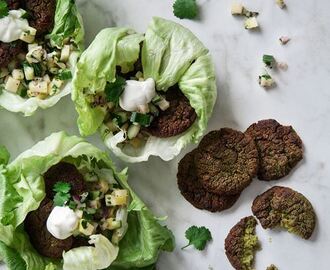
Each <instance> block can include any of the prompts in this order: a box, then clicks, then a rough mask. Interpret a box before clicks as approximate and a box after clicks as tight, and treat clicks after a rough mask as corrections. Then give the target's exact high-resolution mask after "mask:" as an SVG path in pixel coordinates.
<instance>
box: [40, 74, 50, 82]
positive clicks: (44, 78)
mask: <svg viewBox="0 0 330 270" xmlns="http://www.w3.org/2000/svg"><path fill="white" fill-rule="evenodd" d="M42 79H43V81H45V82H47V83H50V78H49V75H48V74H46V75H45V76H43V77H42Z"/></svg>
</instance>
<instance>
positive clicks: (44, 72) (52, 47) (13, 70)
mask: <svg viewBox="0 0 330 270" xmlns="http://www.w3.org/2000/svg"><path fill="white" fill-rule="evenodd" d="M39 3H42V1H40V2H39ZM21 8H22V9H20V10H19V11H18V12H25V11H24V10H23V9H25V7H24V6H22V7H21ZM15 12H16V10H15ZM23 15H24V13H23ZM31 29H32V31H30V32H33V31H35V29H34V30H33V28H31ZM30 32H29V31H28V32H27V33H30ZM37 34H38V32H37ZM29 38H30V36H29ZM83 38H84V28H83V23H82V18H81V16H80V14H79V13H78V10H77V7H76V4H75V1H74V0H57V1H56V9H55V16H54V27H53V29H52V31H51V32H48V33H47V34H45V35H44V36H42V37H40V36H38V37H36V38H35V40H27V41H25V42H26V43H28V49H27V51H26V49H25V48H24V49H22V51H21V53H20V54H19V55H18V57H17V59H14V60H13V61H12V62H11V63H10V64H9V65H8V66H6V67H1V72H0V91H1V92H0V106H1V107H3V108H5V109H7V110H9V111H12V112H21V113H23V114H24V116H30V115H32V114H33V113H35V111H36V110H37V109H38V108H39V107H40V108H42V109H46V108H49V107H52V106H54V105H55V104H56V103H57V102H58V101H59V100H60V99H61V98H62V97H64V96H66V95H68V94H70V93H71V82H72V79H71V78H72V74H73V73H74V70H75V66H76V63H77V61H78V57H79V56H80V54H81V52H82V50H83ZM15 42H16V41H15ZM20 42H21V41H20ZM0 43H1V42H0ZM26 46H27V45H26ZM36 47H41V48H40V49H41V50H42V54H44V55H43V56H42V58H41V56H40V59H39V60H40V61H39V60H36V61H34V60H35V59H32V60H31V61H30V60H29V59H30V58H28V55H29V54H31V55H33V53H35V54H37V53H39V52H40V50H39V51H38V48H36ZM65 51H66V52H65ZM68 51H70V52H68ZM62 56H63V57H62ZM64 59H65V60H64ZM8 81H11V82H8ZM44 82H45V83H44ZM41 89H42V90H41ZM38 91H39V92H38Z"/></svg>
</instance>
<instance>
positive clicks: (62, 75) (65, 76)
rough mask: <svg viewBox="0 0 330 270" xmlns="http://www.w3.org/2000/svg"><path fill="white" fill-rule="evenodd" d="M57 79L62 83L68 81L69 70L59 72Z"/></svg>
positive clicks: (69, 76)
mask: <svg viewBox="0 0 330 270" xmlns="http://www.w3.org/2000/svg"><path fill="white" fill-rule="evenodd" d="M57 78H58V79H59V80H62V81H66V80H70V79H72V72H71V70H69V69H64V70H61V71H60V72H59V74H58V75H57Z"/></svg>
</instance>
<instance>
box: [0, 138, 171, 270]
mask: <svg viewBox="0 0 330 270" xmlns="http://www.w3.org/2000/svg"><path fill="white" fill-rule="evenodd" d="M0 154H1V157H3V158H2V159H1V160H4V161H6V160H8V158H7V155H6V154H5V152H1V151H0ZM0 166H1V172H0V193H1V194H0V255H1V257H2V258H3V260H4V262H5V263H6V264H7V268H8V269H10V270H18V269H22V270H23V269H24V270H45V269H46V270H53V269H64V270H96V269H110V270H121V269H136V270H138V269H145V270H147V269H150V270H151V269H154V267H155V263H156V261H157V258H158V255H159V253H160V252H161V251H162V250H163V251H172V250H173V248H174V238H173V235H172V233H171V231H169V230H168V229H167V228H166V227H164V226H162V225H161V224H160V223H159V222H158V219H157V218H155V216H154V215H153V214H152V213H151V212H150V210H149V209H148V208H147V207H146V206H145V204H144V203H143V202H142V201H141V200H140V199H139V197H137V195H136V194H135V193H134V192H133V191H132V190H131V188H130V187H129V185H128V182H127V170H123V171H122V172H117V171H116V170H115V167H114V165H113V163H112V161H111V160H110V159H109V157H108V156H107V154H106V153H104V152H102V151H100V150H99V149H98V148H96V147H94V146H93V145H91V144H89V143H87V142H85V141H84V140H82V139H81V138H79V137H75V136H72V137H70V136H67V135H66V134H65V133H64V132H60V133H54V134H52V135H51V136H49V137H48V138H46V139H45V140H44V141H41V142H39V143H38V144H36V145H35V146H33V147H32V148H31V149H29V150H27V151H26V152H24V153H22V154H21V155H20V156H18V157H17V158H16V159H15V160H14V161H13V162H11V163H10V164H9V165H7V166H4V165H0Z"/></svg>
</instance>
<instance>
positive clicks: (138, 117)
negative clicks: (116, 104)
mask: <svg viewBox="0 0 330 270" xmlns="http://www.w3.org/2000/svg"><path fill="white" fill-rule="evenodd" d="M130 121H131V122H132V123H138V124H140V125H141V126H144V127H147V126H149V125H150V123H151V121H152V116H151V115H149V114H142V113H138V112H133V113H132V115H131V119H130Z"/></svg>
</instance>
